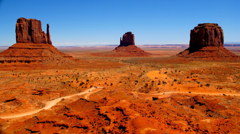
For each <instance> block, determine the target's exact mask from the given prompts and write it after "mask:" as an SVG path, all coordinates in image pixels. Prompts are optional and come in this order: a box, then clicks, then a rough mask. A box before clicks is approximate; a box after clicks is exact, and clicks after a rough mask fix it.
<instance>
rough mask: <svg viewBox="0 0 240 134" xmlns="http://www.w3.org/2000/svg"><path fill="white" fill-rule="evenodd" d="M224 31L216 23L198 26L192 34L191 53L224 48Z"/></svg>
mask: <svg viewBox="0 0 240 134" xmlns="http://www.w3.org/2000/svg"><path fill="white" fill-rule="evenodd" d="M223 42H224V36H223V30H222V28H221V27H220V26H218V24H215V23H202V24H198V26H196V27H195V28H194V29H193V30H191V34H190V47H189V51H191V52H194V51H197V50H199V49H201V48H203V47H207V46H211V47H223Z"/></svg>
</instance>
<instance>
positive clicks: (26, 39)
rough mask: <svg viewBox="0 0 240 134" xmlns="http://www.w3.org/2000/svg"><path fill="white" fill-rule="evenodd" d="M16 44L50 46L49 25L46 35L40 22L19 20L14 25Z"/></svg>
mask: <svg viewBox="0 0 240 134" xmlns="http://www.w3.org/2000/svg"><path fill="white" fill-rule="evenodd" d="M16 42H17V43H34V44H52V41H51V39H50V32H49V25H48V24H47V33H46V34H45V33H44V31H42V26H41V21H40V20H36V19H26V18H19V19H18V20H17V24H16Z"/></svg>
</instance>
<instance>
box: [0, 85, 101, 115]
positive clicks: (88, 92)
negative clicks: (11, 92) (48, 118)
mask: <svg viewBox="0 0 240 134" xmlns="http://www.w3.org/2000/svg"><path fill="white" fill-rule="evenodd" d="M97 89H100V90H97ZM101 90H102V88H101V87H92V88H90V89H87V90H85V91H83V92H81V93H76V94H73V95H68V96H63V97H60V98H57V99H54V100H51V101H48V102H46V103H45V106H44V107H43V108H41V109H37V110H33V111H28V112H25V113H19V114H13V115H7V116H0V119H13V118H20V117H24V116H28V115H33V114H36V113H38V112H40V111H42V110H48V109H51V108H52V107H53V106H55V105H57V103H58V102H60V101H61V100H63V99H70V98H72V97H75V96H80V95H85V96H84V98H85V99H89V96H90V95H91V94H93V93H96V92H99V91H101Z"/></svg>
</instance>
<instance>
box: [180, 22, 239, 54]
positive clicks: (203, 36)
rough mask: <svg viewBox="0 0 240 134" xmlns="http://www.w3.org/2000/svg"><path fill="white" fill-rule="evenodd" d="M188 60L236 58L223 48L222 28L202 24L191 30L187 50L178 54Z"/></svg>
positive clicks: (216, 25) (215, 25)
mask: <svg viewBox="0 0 240 134" xmlns="http://www.w3.org/2000/svg"><path fill="white" fill-rule="evenodd" d="M178 56H180V57H188V58H224V57H237V56H236V55H235V54H234V53H232V52H230V51H229V50H227V49H226V48H224V35H223V30H222V28H221V27H220V26H219V25H218V24H215V23H203V24H199V25H198V26H196V27H195V28H194V29H193V30H191V34H190V45H189V48H188V49H186V50H184V51H183V52H181V53H179V54H178Z"/></svg>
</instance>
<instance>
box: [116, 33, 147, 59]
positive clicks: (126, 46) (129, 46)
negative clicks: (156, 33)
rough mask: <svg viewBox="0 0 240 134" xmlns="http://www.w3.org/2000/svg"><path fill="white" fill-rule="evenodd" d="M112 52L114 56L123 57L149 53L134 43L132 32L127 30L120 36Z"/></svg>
mask: <svg viewBox="0 0 240 134" xmlns="http://www.w3.org/2000/svg"><path fill="white" fill-rule="evenodd" d="M113 52H115V54H114V56H124V57H129V56H148V55H150V54H149V53H147V52H145V51H143V50H142V49H140V48H138V47H137V46H136V45H135V39H134V34H132V32H127V33H125V34H124V35H123V37H122V38H120V45H119V46H118V47H116V48H115V49H114V50H113Z"/></svg>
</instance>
